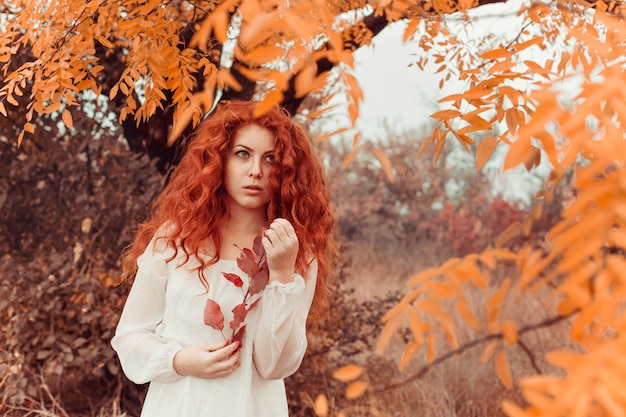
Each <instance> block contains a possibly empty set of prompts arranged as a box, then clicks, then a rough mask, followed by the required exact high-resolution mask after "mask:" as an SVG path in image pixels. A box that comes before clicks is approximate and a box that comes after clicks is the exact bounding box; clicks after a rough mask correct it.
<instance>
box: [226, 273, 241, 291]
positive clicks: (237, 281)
mask: <svg viewBox="0 0 626 417" xmlns="http://www.w3.org/2000/svg"><path fill="white" fill-rule="evenodd" d="M222 275H224V278H226V279H227V280H229V281H230V282H232V283H233V284H235V287H237V288H241V287H243V280H242V279H241V277H239V275H237V274H229V273H228V272H222Z"/></svg>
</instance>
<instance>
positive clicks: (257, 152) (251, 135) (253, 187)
mask: <svg viewBox="0 0 626 417" xmlns="http://www.w3.org/2000/svg"><path fill="white" fill-rule="evenodd" d="M275 143H276V140H275V138H274V135H273V134H272V132H270V131H269V130H267V129H265V128H264V127H261V126H258V125H249V126H244V127H242V128H240V129H239V131H238V132H237V135H236V136H235V139H234V141H233V146H232V148H231V149H230V151H229V154H228V157H227V158H226V164H225V171H224V186H225V188H226V193H227V195H228V196H227V204H228V206H229V209H230V211H231V213H232V212H233V210H237V209H244V210H263V211H265V207H266V205H267V203H269V201H270V198H271V193H270V189H269V175H270V172H271V170H272V167H273V166H274V144H275Z"/></svg>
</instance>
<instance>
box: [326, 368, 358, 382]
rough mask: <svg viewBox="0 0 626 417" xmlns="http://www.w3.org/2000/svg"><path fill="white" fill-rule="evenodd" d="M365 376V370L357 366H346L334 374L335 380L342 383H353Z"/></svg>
mask: <svg viewBox="0 0 626 417" xmlns="http://www.w3.org/2000/svg"><path fill="white" fill-rule="evenodd" d="M361 375H363V368H361V367H360V366H357V365H354V364H352V365H346V366H344V367H342V368H339V369H337V370H336V371H335V372H333V378H335V379H336V380H337V381H341V382H351V381H354V380H355V379H357V378H359V377H360V376H361Z"/></svg>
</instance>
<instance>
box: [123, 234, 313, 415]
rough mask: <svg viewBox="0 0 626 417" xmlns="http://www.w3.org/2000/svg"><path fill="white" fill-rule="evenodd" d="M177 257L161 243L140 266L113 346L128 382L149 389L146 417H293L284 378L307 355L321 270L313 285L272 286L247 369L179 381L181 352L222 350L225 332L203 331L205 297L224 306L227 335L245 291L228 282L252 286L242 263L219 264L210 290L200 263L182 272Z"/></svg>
mask: <svg viewBox="0 0 626 417" xmlns="http://www.w3.org/2000/svg"><path fill="white" fill-rule="evenodd" d="M172 254H173V250H172V249H170V248H166V245H165V241H164V240H163V239H160V240H158V241H156V243H155V239H153V240H152V242H150V244H149V245H148V247H147V249H146V251H145V252H144V253H143V254H142V255H141V256H140V257H139V258H138V259H137V264H138V272H137V275H136V277H135V281H134V283H133V286H132V289H131V291H130V293H129V295H128V299H127V301H126V305H125V306H124V310H123V312H122V315H121V317H120V321H119V324H118V326H117V329H116V333H115V337H113V339H112V340H111V344H112V346H113V348H114V349H115V351H116V352H117V354H118V356H119V358H120V362H121V364H122V369H123V370H124V373H125V374H126V376H127V377H128V378H129V379H130V380H132V381H133V382H135V383H137V384H143V383H147V382H150V386H149V388H148V393H147V395H146V399H145V402H144V405H143V409H142V413H141V416H142V417H285V416H287V415H288V409H287V398H286V393H285V385H284V382H283V378H286V377H288V376H289V375H291V374H293V373H294V372H295V371H296V370H297V369H298V368H299V366H300V364H301V362H302V358H303V356H304V353H305V351H306V347H307V339H306V317H307V315H308V313H309V309H310V306H311V302H312V300H313V294H314V292H315V277H316V276H317V264H316V263H315V262H314V263H313V264H312V265H311V268H310V271H309V276H308V277H307V279H306V280H304V279H303V277H302V276H300V275H298V274H296V275H295V279H294V281H293V282H291V283H288V284H282V283H278V282H270V283H269V284H268V285H267V286H266V287H265V289H264V290H263V293H262V294H261V301H260V302H259V303H258V305H257V306H256V307H255V308H254V309H252V310H251V311H250V312H249V314H248V316H247V318H246V321H245V323H246V334H245V336H244V339H243V344H242V348H241V352H240V356H239V362H240V363H241V366H240V367H239V368H237V369H236V370H235V371H234V372H233V373H232V374H230V375H228V376H226V377H223V378H213V379H204V378H196V377H192V376H180V375H178V374H177V373H176V372H175V371H174V369H173V358H174V355H175V354H176V352H178V351H179V350H180V349H182V348H185V347H189V346H192V345H197V344H202V343H221V342H223V341H224V336H222V334H221V333H220V331H218V330H215V329H213V328H211V327H209V326H207V325H206V324H204V319H203V317H204V306H205V304H206V298H207V297H209V298H211V299H213V300H215V301H217V302H218V303H219V304H220V306H221V310H222V312H223V314H224V318H225V320H224V321H225V323H227V325H226V326H224V333H225V336H226V337H227V338H230V336H231V332H232V331H231V329H230V327H229V326H228V323H229V322H230V320H231V319H232V318H233V313H232V312H231V310H232V308H233V307H234V306H235V305H237V304H239V303H241V302H242V301H243V295H242V289H241V288H237V287H235V285H233V283H232V282H229V281H228V280H227V279H225V278H224V276H223V275H222V272H227V273H236V274H238V275H239V276H240V277H241V278H243V281H244V287H243V289H244V290H246V288H247V285H248V279H247V275H245V274H244V273H243V271H241V270H240V269H239V267H238V266H237V262H236V261H231V260H220V261H218V263H217V264H215V265H212V266H211V267H209V268H207V269H205V277H206V279H207V281H208V282H209V291H208V293H207V292H206V290H205V288H204V287H203V286H202V284H201V282H200V280H199V278H198V274H197V272H196V271H193V267H194V266H196V265H197V263H195V262H194V261H193V258H191V259H190V261H189V262H188V263H187V264H185V265H184V267H181V268H178V267H177V265H178V263H179V261H180V259H181V256H182V251H179V257H178V259H174V260H172V261H171V262H166V259H168V258H169V257H170V256H171V255H172Z"/></svg>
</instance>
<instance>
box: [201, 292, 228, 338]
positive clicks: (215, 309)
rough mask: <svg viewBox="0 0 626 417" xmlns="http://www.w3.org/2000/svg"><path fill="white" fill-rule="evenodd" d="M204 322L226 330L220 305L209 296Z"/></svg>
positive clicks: (216, 328)
mask: <svg viewBox="0 0 626 417" xmlns="http://www.w3.org/2000/svg"><path fill="white" fill-rule="evenodd" d="M204 324H206V325H207V326H209V327H212V328H214V329H215V330H219V331H222V330H224V314H223V313H222V309H221V308H220V305H219V304H218V303H216V302H215V301H213V300H211V299H210V298H207V300H206V305H205V306H204Z"/></svg>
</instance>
